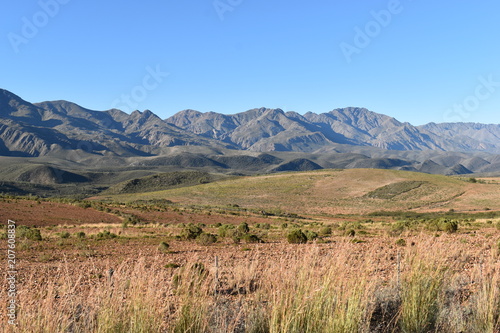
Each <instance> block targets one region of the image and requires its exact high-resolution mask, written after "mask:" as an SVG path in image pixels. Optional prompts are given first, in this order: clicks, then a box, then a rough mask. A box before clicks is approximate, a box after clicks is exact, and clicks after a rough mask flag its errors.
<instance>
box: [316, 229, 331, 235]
mask: <svg viewBox="0 0 500 333" xmlns="http://www.w3.org/2000/svg"><path fill="white" fill-rule="evenodd" d="M319 234H320V235H321V236H330V235H331V234H332V228H331V227H323V228H321V229H319Z"/></svg>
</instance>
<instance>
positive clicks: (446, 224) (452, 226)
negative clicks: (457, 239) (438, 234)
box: [440, 219, 458, 234]
mask: <svg viewBox="0 0 500 333" xmlns="http://www.w3.org/2000/svg"><path fill="white" fill-rule="evenodd" d="M440 228H441V230H443V231H446V232H448V233H450V234H451V233H454V232H457V230H458V221H457V220H448V219H444V220H442V221H441V223H440Z"/></svg>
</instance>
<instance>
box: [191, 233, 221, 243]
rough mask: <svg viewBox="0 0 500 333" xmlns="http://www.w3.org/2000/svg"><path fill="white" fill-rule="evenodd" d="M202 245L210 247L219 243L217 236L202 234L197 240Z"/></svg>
mask: <svg viewBox="0 0 500 333" xmlns="http://www.w3.org/2000/svg"><path fill="white" fill-rule="evenodd" d="M196 240H197V241H198V243H200V244H201V245H210V244H213V243H215V242H217V236H215V235H214V234H208V233H202V234H200V235H199V236H198V238H196Z"/></svg>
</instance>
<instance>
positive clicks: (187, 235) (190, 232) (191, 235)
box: [181, 225, 203, 240]
mask: <svg viewBox="0 0 500 333" xmlns="http://www.w3.org/2000/svg"><path fill="white" fill-rule="evenodd" d="M202 232H203V230H202V229H201V228H200V227H197V226H195V225H188V226H187V227H185V228H184V229H183V230H182V232H181V238H182V239H185V240H189V239H196V238H197V237H198V236H199V235H201V233H202Z"/></svg>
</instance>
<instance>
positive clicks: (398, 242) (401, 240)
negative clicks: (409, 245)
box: [396, 238, 406, 246]
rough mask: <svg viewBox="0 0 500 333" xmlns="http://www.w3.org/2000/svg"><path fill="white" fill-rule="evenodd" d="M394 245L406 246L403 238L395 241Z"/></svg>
mask: <svg viewBox="0 0 500 333" xmlns="http://www.w3.org/2000/svg"><path fill="white" fill-rule="evenodd" d="M396 245H399V246H406V241H405V240H404V239H403V238H400V239H398V240H397V241H396Z"/></svg>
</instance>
